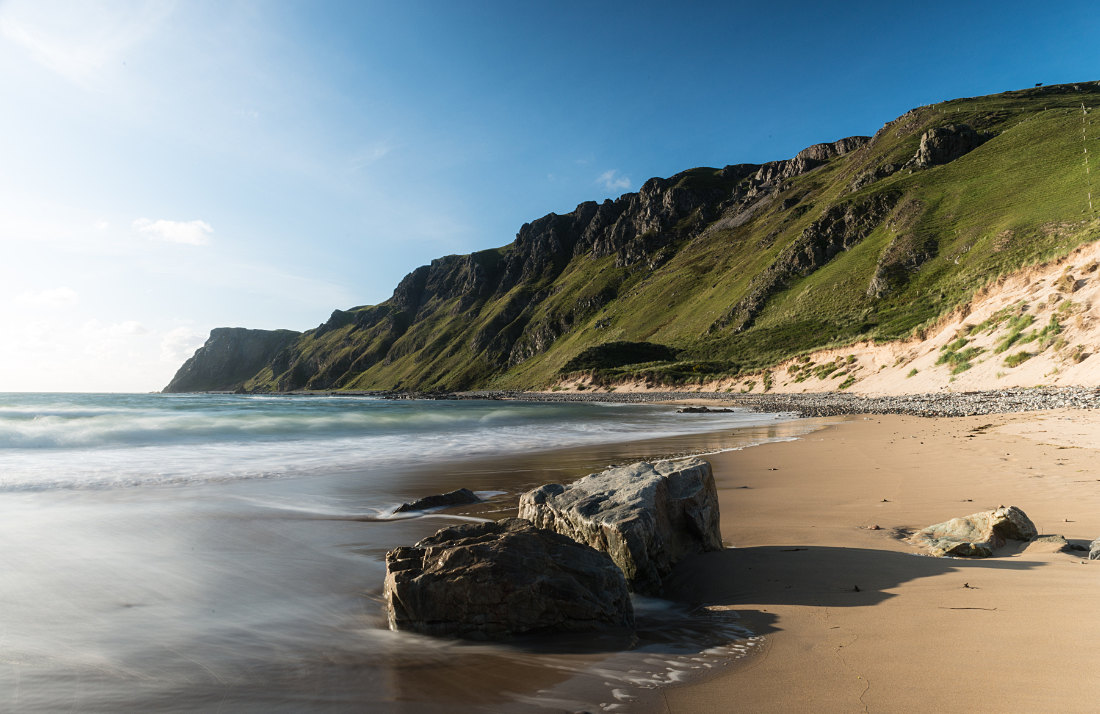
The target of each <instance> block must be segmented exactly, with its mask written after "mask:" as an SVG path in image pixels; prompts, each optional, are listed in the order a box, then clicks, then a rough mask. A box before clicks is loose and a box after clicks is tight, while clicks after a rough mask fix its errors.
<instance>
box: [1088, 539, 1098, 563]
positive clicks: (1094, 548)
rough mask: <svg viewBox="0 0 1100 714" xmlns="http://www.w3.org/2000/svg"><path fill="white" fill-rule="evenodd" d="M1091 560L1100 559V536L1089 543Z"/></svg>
mask: <svg viewBox="0 0 1100 714" xmlns="http://www.w3.org/2000/svg"><path fill="white" fill-rule="evenodd" d="M1089 560H1100V538H1097V539H1096V540H1094V541H1093V542H1091V543H1089Z"/></svg>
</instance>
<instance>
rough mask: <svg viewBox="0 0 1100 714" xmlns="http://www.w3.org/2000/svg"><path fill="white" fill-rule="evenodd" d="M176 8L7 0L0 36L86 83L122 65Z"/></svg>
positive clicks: (157, 3) (157, 2)
mask: <svg viewBox="0 0 1100 714" xmlns="http://www.w3.org/2000/svg"><path fill="white" fill-rule="evenodd" d="M171 12H172V3H171V2H164V1H162V0H152V1H147V2H142V3H140V4H137V5H133V4H130V3H125V4H117V5H115V6H114V7H110V6H108V5H107V4H104V3H93V2H70V3H42V2H35V1H34V0H9V1H8V2H6V3H4V5H3V8H2V11H0V36H2V37H4V39H6V40H8V41H9V42H11V43H12V44H14V45H16V46H19V47H22V48H23V49H24V50H26V52H27V53H28V54H29V55H30V56H31V58H32V59H33V60H34V61H36V62H38V63H39V64H41V65H43V66H44V67H47V68H48V69H50V70H52V71H54V72H56V73H58V74H60V75H61V76H63V77H65V78H67V79H69V80H70V81H73V82H76V83H77V84H82V85H87V84H89V83H90V82H91V81H92V80H94V79H95V78H96V77H97V76H98V75H100V74H102V73H103V72H104V71H106V70H109V69H114V68H115V67H117V66H119V65H121V63H122V61H123V57H124V56H125V55H127V54H128V53H129V52H130V51H131V50H132V49H133V48H134V47H135V46H137V45H139V44H141V43H142V42H144V41H145V40H147V39H148V38H149V37H150V36H151V35H152V34H153V32H154V31H155V30H156V29H157V28H158V27H159V26H160V25H161V23H162V22H163V21H164V20H165V19H166V18H167V17H168V15H169V14H171Z"/></svg>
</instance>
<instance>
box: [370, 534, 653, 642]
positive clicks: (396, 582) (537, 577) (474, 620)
mask: <svg viewBox="0 0 1100 714" xmlns="http://www.w3.org/2000/svg"><path fill="white" fill-rule="evenodd" d="M383 597H384V599H385V603H386V610H387V614H388V617H389V622H390V627H391V628H393V629H395V630H413V631H415V632H420V633H423V634H427V635H437V636H454V637H465V638H470V639H503V638H506V637H509V636H511V635H517V634H522V633H529V632H537V631H553V632H588V631H592V630H598V629H605V628H606V629H613V628H624V627H632V626H633V624H634V610H633V606H632V605H631V602H630V594H629V592H628V591H627V588H626V581H625V580H624V578H623V574H622V572H621V571H620V570H619V569H618V568H617V567H616V566H615V564H614V563H613V562H611V558H609V557H608V556H607V555H606V554H604V553H601V552H599V551H597V550H595V549H593V548H590V547H588V546H586V545H582V544H580V543H577V542H576V541H574V540H572V539H570V538H566V537H565V536H562V535H560V534H558V533H554V532H552V531H548V530H543V529H540V528H536V527H535V526H534V525H533V524H532V523H531V522H530V521H525V520H522V519H519V518H510V519H506V520H502V521H497V522H488V523H473V524H464V525H459V526H451V527H449V528H444V529H442V530H440V531H439V532H437V533H436V534H435V535H433V536H430V537H428V538H425V539H424V540H422V541H420V542H419V543H417V544H416V545H414V546H412V547H401V548H396V549H394V550H391V551H390V552H389V553H387V554H386V583H385V587H384V589H383Z"/></svg>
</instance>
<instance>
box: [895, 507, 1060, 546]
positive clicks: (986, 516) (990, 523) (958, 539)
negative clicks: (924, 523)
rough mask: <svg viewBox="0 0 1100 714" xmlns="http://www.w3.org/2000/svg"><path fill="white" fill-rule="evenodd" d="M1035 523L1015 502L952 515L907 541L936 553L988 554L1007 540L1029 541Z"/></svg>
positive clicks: (1033, 536) (1033, 535) (1034, 532)
mask: <svg viewBox="0 0 1100 714" xmlns="http://www.w3.org/2000/svg"><path fill="white" fill-rule="evenodd" d="M1037 535H1038V531H1037V530H1036V529H1035V524H1034V523H1032V522H1031V519H1030V518H1028V517H1027V515H1026V514H1025V513H1024V512H1023V511H1021V510H1020V509H1019V508H1017V507H1016V506H1008V507H1005V506H1001V507H999V508H997V509H996V510H993V511H982V512H981V513H974V514H971V515H969V516H965V517H962V518H952V519H951V520H949V521H944V522H943V523H937V524H935V525H932V526H928V527H927V528H924V529H922V530H920V531H917V532H916V533H914V534H913V535H912V536H911V537H910V539H909V540H910V542H911V543H913V544H914V545H919V546H922V547H924V548H927V549H928V552H929V554H930V555H934V556H937V557H942V556H957V557H967V558H988V557H989V556H991V555H993V551H994V550H996V549H997V548H1000V547H1001V546H1003V545H1004V544H1005V543H1006V542H1007V541H1009V540H1018V541H1030V540H1032V539H1034V538H1035V537H1036V536H1037Z"/></svg>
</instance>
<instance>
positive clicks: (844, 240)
mask: <svg viewBox="0 0 1100 714" xmlns="http://www.w3.org/2000/svg"><path fill="white" fill-rule="evenodd" d="M898 198H899V197H898V194H896V193H889V192H888V193H880V194H877V195H875V196H873V197H871V198H867V199H864V200H862V201H858V202H849V203H841V204H836V205H834V206H832V207H831V208H829V209H827V210H826V211H825V212H824V213H823V214H822V215H821V217H820V218H818V219H817V220H816V221H814V222H813V223H811V224H810V225H809V226H807V227H806V228H805V229H804V230H803V231H802V235H801V236H799V237H798V239H796V240H795V241H794V242H793V243H792V244H791V245H790V246H788V247H787V248H786V249H785V250H784V251H783V252H782V253H780V255H779V257H778V258H776V260H775V262H774V263H772V264H771V265H770V266H768V268H767V269H765V270H764V271H762V272H760V273H758V274H757V275H756V277H754V278H753V279H752V281H751V282H750V283H749V288H748V292H747V293H746V295H745V297H743V298H742V299H741V300H740V301H738V303H737V304H736V305H734V306H733V308H732V309H731V310H730V311H729V312H728V313H727V314H726V315H725V316H723V317H722V318H720V319H718V320H716V321H715V322H714V324H713V325H711V328H710V329H711V331H712V332H713V331H716V330H719V329H722V328H724V327H727V326H731V327H732V328H733V329H734V331H741V330H745V329H747V328H748V327H750V326H751V325H752V323H753V321H754V320H755V319H756V316H757V315H758V314H759V313H760V311H761V310H762V309H763V308H764V304H765V303H766V302H767V300H768V298H770V297H771V296H772V295H774V294H775V293H777V292H779V291H780V290H782V289H783V288H785V287H786V286H787V285H788V284H789V283H790V281H791V280H793V279H795V278H796V277H798V276H804V275H809V274H810V273H812V272H813V271H815V270H817V269H818V268H820V267H821V266H823V265H824V264H825V263H827V262H829V261H830V260H832V259H833V258H834V257H836V255H837V254H838V253H840V252H841V251H845V250H848V249H849V248H851V247H853V246H854V245H856V244H857V243H859V242H860V241H862V240H863V239H864V238H866V237H867V236H868V235H870V233H871V231H873V230H874V229H875V228H876V227H877V226H878V225H879V224H880V223H882V221H883V220H884V219H885V218H886V216H887V215H888V214H889V213H890V211H891V210H892V209H893V207H894V205H895V204H896V203H897V201H898Z"/></svg>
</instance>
